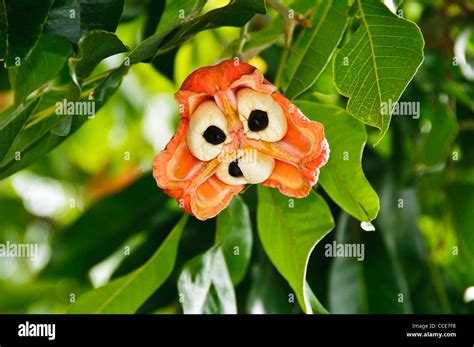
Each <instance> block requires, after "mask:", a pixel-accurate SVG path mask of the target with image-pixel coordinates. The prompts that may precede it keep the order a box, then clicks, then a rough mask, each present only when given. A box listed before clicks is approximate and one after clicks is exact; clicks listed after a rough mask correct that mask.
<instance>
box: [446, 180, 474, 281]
mask: <svg viewBox="0 0 474 347" xmlns="http://www.w3.org/2000/svg"><path fill="white" fill-rule="evenodd" d="M448 194H449V202H450V203H451V208H450V213H451V215H452V217H453V222H454V227H455V230H456V234H457V237H458V243H459V246H458V249H459V255H460V258H461V259H462V263H463V264H462V265H463V266H462V270H463V277H464V281H465V282H466V285H470V284H472V281H474V274H473V273H472V267H473V266H474V233H473V232H472V226H473V225H474V215H473V213H472V211H473V209H474V185H473V184H463V183H457V184H453V185H452V186H450V187H449V188H448Z"/></svg>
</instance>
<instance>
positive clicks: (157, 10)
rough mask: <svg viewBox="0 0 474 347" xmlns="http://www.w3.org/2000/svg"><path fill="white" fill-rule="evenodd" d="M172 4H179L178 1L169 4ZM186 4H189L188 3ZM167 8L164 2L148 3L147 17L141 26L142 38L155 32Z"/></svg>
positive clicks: (154, 1)
mask: <svg viewBox="0 0 474 347" xmlns="http://www.w3.org/2000/svg"><path fill="white" fill-rule="evenodd" d="M173 3H179V1H172V2H171V4H173ZM186 3H189V1H187V2H186ZM171 4H170V5H171ZM168 7H169V6H167V4H166V1H163V0H150V1H149V3H148V4H147V7H146V11H147V13H148V16H147V18H146V21H145V25H144V26H143V37H148V36H150V35H153V34H154V33H155V32H156V28H157V26H158V23H161V22H162V20H163V15H164V11H165V9H166V10H167V9H168ZM175 15H176V13H175Z"/></svg>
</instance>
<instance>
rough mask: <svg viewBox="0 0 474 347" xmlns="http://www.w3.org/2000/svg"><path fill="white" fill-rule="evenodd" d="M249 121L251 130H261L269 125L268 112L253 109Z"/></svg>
mask: <svg viewBox="0 0 474 347" xmlns="http://www.w3.org/2000/svg"><path fill="white" fill-rule="evenodd" d="M247 122H248V125H249V129H250V130H252V131H261V130H263V129H265V128H266V127H267V126H268V114H267V112H265V111H262V110H253V111H252V112H251V113H250V117H249V120H248V121H247Z"/></svg>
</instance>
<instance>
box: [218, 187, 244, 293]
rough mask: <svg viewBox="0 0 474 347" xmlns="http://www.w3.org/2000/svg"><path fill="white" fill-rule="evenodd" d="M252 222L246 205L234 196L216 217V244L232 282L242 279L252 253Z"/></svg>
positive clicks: (236, 282) (238, 281) (237, 282)
mask: <svg viewBox="0 0 474 347" xmlns="http://www.w3.org/2000/svg"><path fill="white" fill-rule="evenodd" d="M252 241H253V236H252V224H251V221H250V213H249V209H248V207H247V205H246V204H245V203H244V201H243V200H242V198H240V197H239V196H236V197H234V198H233V199H232V202H231V203H230V205H229V207H227V208H226V209H225V210H223V211H222V212H221V213H220V214H219V215H218V217H217V226H216V244H218V245H221V247H222V251H223V253H224V257H225V261H226V264H227V267H228V269H229V274H230V277H231V279H232V283H233V284H234V285H237V284H239V283H240V281H242V279H243V278H244V276H245V274H246V273H247V268H248V265H249V262H250V256H251V255H252Z"/></svg>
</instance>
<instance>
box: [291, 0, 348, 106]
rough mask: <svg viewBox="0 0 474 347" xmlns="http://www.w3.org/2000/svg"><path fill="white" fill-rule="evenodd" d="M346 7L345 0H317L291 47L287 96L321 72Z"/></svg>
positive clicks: (343, 23) (341, 26)
mask: <svg viewBox="0 0 474 347" xmlns="http://www.w3.org/2000/svg"><path fill="white" fill-rule="evenodd" d="M348 8H349V6H348V3H347V1H346V0H329V1H320V2H319V3H318V6H317V8H316V11H315V14H314V15H313V17H312V18H311V21H312V23H313V25H312V27H311V28H308V29H306V30H304V31H303V33H302V34H301V36H300V37H299V38H298V40H297V41H296V42H295V44H294V45H293V46H292V48H291V55H290V59H289V61H288V80H289V84H288V87H287V88H286V91H285V95H286V97H288V98H289V99H293V98H295V97H297V96H298V95H299V94H301V93H303V92H304V91H305V90H307V89H308V88H310V87H311V86H312V85H313V84H314V82H315V81H316V80H317V79H318V77H319V76H320V75H321V73H322V72H323V70H324V68H325V67H326V65H327V64H328V63H329V61H330V59H331V57H332V55H333V53H334V51H335V50H336V47H337V46H338V45H339V42H340V41H341V39H342V35H343V34H344V32H345V30H346V26H347V20H348V16H347V11H348Z"/></svg>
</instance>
